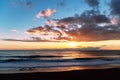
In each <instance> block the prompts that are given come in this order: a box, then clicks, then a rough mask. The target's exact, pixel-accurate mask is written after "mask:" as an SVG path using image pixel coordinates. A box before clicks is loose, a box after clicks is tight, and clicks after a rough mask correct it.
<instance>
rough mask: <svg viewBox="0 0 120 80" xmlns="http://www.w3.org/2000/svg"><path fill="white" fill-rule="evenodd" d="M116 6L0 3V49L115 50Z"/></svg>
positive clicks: (107, 2) (105, 2)
mask: <svg viewBox="0 0 120 80" xmlns="http://www.w3.org/2000/svg"><path fill="white" fill-rule="evenodd" d="M119 4H120V1H119V0H0V45H1V46H0V50H23V49H56V48H57V49H66V48H81V49H83V48H88V49H89V48H90V49H91V48H98V49H113V50H115V49H118V50H119V49H120V36H119V34H120V27H119V25H120V22H119V19H120V11H119V8H120V6H119Z"/></svg>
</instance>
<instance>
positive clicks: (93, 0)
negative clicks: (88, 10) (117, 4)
mask: <svg viewBox="0 0 120 80" xmlns="http://www.w3.org/2000/svg"><path fill="white" fill-rule="evenodd" d="M86 2H87V3H88V5H89V6H90V7H96V8H98V7H99V1H98V0H86Z"/></svg>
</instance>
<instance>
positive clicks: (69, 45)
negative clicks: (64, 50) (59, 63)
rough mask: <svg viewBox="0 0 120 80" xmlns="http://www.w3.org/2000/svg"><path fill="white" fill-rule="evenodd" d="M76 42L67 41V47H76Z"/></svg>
mask: <svg viewBox="0 0 120 80" xmlns="http://www.w3.org/2000/svg"><path fill="white" fill-rule="evenodd" d="M77 46H78V43H77V42H68V47H77Z"/></svg>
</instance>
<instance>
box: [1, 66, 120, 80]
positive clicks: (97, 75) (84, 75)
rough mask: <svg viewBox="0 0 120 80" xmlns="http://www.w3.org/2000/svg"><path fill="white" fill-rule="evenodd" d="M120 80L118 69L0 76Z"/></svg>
mask: <svg viewBox="0 0 120 80" xmlns="http://www.w3.org/2000/svg"><path fill="white" fill-rule="evenodd" d="M86 79H87V80H120V68H111V69H99V70H98V69H96V70H75V71H64V72H39V73H38V72H37V73H16V74H0V80H86Z"/></svg>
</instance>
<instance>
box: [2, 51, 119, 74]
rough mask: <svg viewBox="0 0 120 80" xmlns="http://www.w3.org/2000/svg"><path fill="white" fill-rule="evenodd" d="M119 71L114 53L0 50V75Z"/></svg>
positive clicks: (116, 56)
mask: <svg viewBox="0 0 120 80" xmlns="http://www.w3.org/2000/svg"><path fill="white" fill-rule="evenodd" d="M106 68H120V51H116V50H79V49H78V50H74V49H63V50H1V51H0V74H8V73H9V74H11V73H32V72H62V71H71V70H86V69H106Z"/></svg>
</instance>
